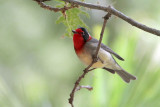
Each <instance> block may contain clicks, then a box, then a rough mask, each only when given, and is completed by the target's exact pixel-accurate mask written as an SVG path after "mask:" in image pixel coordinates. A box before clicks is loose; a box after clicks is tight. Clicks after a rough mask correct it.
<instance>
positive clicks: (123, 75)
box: [115, 70, 136, 83]
mask: <svg viewBox="0 0 160 107" xmlns="http://www.w3.org/2000/svg"><path fill="white" fill-rule="evenodd" d="M115 71H116V73H117V74H118V75H119V76H120V77H121V78H122V79H123V80H124V81H125V82H127V83H129V82H130V80H136V77H135V76H134V75H131V74H129V73H128V72H126V71H125V70H115Z"/></svg>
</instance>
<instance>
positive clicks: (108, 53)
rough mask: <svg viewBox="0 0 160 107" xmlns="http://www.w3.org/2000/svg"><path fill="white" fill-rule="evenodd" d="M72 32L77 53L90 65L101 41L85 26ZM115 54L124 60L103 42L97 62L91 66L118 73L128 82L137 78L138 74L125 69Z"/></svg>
mask: <svg viewBox="0 0 160 107" xmlns="http://www.w3.org/2000/svg"><path fill="white" fill-rule="evenodd" d="M72 32H73V45H74V50H75V53H76V54H77V56H78V58H79V59H80V60H81V61H82V62H83V63H84V64H85V65H87V66H88V65H90V64H91V63H92V61H93V57H94V55H95V53H96V49H97V46H98V43H99V41H98V40H97V39H95V38H94V37H92V36H91V35H90V34H89V33H88V31H87V30H86V29H85V28H84V27H80V28H77V29H75V30H72ZM113 56H115V57H116V58H118V59H119V60H122V61H124V59H123V58H122V57H121V56H120V55H118V54H117V53H115V52H114V51H113V50H112V49H111V48H109V47H108V46H106V45H104V44H103V43H101V47H100V49H99V52H98V54H97V62H95V63H94V64H93V65H92V66H91V67H92V68H102V69H105V70H107V71H109V72H110V73H112V74H115V73H117V74H118V75H119V76H120V77H121V78H122V79H123V80H124V81H125V82H126V83H129V82H130V80H136V76H134V75H132V74H130V73H128V72H127V71H125V70H124V69H123V68H122V67H121V66H120V65H119V64H118V63H117V62H116V61H115V59H114V58H113Z"/></svg>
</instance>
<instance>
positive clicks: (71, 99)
mask: <svg viewBox="0 0 160 107" xmlns="http://www.w3.org/2000/svg"><path fill="white" fill-rule="evenodd" d="M110 16H111V14H110V13H108V14H107V15H105V16H104V22H103V26H102V30H101V34H100V39H99V42H98V46H97V49H96V53H95V55H94V57H93V60H92V62H91V64H90V65H89V66H88V67H87V68H85V69H84V70H83V71H84V72H83V74H82V75H81V76H80V77H79V78H78V80H77V81H76V82H75V85H74V88H73V90H72V92H71V94H70V98H69V99H68V100H69V103H70V104H71V106H72V107H74V105H73V100H74V94H75V92H76V90H77V87H78V86H79V83H80V81H81V80H82V78H84V77H85V75H86V74H87V73H88V72H89V71H92V70H94V68H93V69H90V67H91V66H92V65H93V64H94V63H96V62H97V55H98V52H99V49H100V47H101V42H102V38H103V33H104V29H105V26H106V23H107V20H108V19H109V17H110Z"/></svg>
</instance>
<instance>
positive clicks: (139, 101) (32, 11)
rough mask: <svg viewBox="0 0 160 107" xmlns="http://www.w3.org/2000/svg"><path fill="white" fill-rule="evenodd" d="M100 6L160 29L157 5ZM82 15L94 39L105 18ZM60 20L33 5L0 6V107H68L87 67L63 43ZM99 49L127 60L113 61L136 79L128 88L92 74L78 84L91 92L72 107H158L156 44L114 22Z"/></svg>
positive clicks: (9, 1) (12, 1)
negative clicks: (107, 48) (72, 92)
mask: <svg viewBox="0 0 160 107" xmlns="http://www.w3.org/2000/svg"><path fill="white" fill-rule="evenodd" d="M86 1H87V2H90V3H96V2H97V1H95V0H86ZM98 2H99V4H103V5H104V4H106V5H107V4H112V5H113V6H114V7H115V8H116V9H118V10H120V11H121V12H123V13H125V14H126V15H128V16H130V17H132V18H133V19H135V20H136V21H139V22H141V23H144V24H146V25H148V26H150V27H154V28H157V29H160V14H159V13H160V6H159V4H160V1H159V0H154V1H153V0H139V1H137V2H136V1H135V0H113V1H112V0H110V1H106V0H104V1H103V0H99V1H98ZM48 4H54V3H53V2H48ZM86 11H87V12H88V13H89V15H90V18H86V17H85V16H82V18H83V19H84V22H85V23H86V24H87V25H88V26H89V28H90V29H89V32H90V34H92V35H93V36H94V35H96V36H97V38H98V37H99V34H100V30H101V26H102V23H103V20H102V17H103V16H104V15H105V13H103V12H101V11H95V10H88V9H86ZM59 15H60V14H59V13H54V12H51V11H48V10H44V9H42V8H40V7H39V6H38V4H37V3H36V2H34V1H32V0H1V1H0V16H1V18H0V107H70V105H69V104H68V98H69V94H70V92H71V90H72V88H73V85H74V82H75V80H76V79H77V78H78V76H79V75H80V74H82V70H83V69H84V67H85V66H84V65H83V64H82V63H81V62H80V61H79V60H78V58H77V56H76V55H75V52H74V49H73V43H72V39H71V38H69V37H64V35H63V34H64V33H65V29H66V28H65V27H64V25H63V24H55V21H56V19H57V17H58V16H59ZM79 26H80V25H79ZM79 26H77V27H79ZM103 43H105V44H106V45H108V46H109V47H111V48H112V49H113V50H114V51H115V52H117V53H118V54H119V55H121V56H122V57H123V58H124V59H125V61H124V62H122V61H118V60H117V61H118V62H119V64H120V65H121V66H122V67H123V68H124V69H125V70H126V71H128V72H130V73H132V74H134V75H136V76H137V78H138V79H137V80H136V81H131V83H130V84H126V83H125V82H123V81H122V79H121V78H120V77H119V76H117V75H113V74H110V73H108V72H106V71H104V70H101V69H97V70H95V71H92V72H90V73H89V74H87V76H86V77H85V79H84V80H83V81H82V82H81V84H82V85H90V86H93V87H94V88H93V91H91V92H89V91H88V90H86V89H82V90H80V91H78V92H77V93H76V95H75V100H74V104H75V107H159V106H160V93H159V90H160V38H159V37H157V36H155V35H152V34H149V33H146V32H144V31H142V30H139V29H137V28H135V27H133V26H131V25H129V24H128V23H126V22H124V21H122V20H121V19H119V18H116V17H115V16H112V18H111V19H110V20H109V21H108V23H107V27H106V30H105V35H104V39H103Z"/></svg>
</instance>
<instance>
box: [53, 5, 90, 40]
mask: <svg viewBox="0 0 160 107" xmlns="http://www.w3.org/2000/svg"><path fill="white" fill-rule="evenodd" d="M64 6H70V4H61V5H58V6H57V7H64ZM81 14H83V15H86V16H87V17H89V15H88V14H87V13H86V12H85V11H83V10H82V9H80V8H72V9H69V10H67V11H65V13H61V16H59V18H58V19H57V21H56V23H57V24H58V23H63V24H64V25H65V26H66V33H65V35H66V36H68V37H71V35H72V32H71V31H72V30H73V29H76V28H77V27H81V26H83V27H86V28H88V27H87V25H86V24H85V23H84V22H83V21H82V19H81V18H80V15H81Z"/></svg>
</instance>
